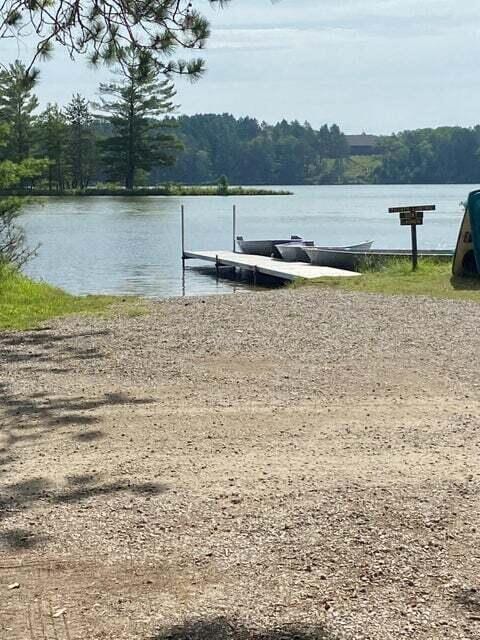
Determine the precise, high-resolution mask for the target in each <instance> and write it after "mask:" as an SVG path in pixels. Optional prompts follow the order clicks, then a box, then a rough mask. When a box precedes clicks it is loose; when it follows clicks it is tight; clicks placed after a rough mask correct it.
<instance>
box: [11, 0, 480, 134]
mask: <svg viewBox="0 0 480 640" xmlns="http://www.w3.org/2000/svg"><path fill="white" fill-rule="evenodd" d="M195 6H196V7H197V8H199V9H201V10H203V11H204V13H206V14H207V16H208V17H209V18H210V20H211V23H212V38H211V39H210V41H209V45H208V47H207V49H206V50H205V51H204V52H203V55H204V57H205V59H206V60H207V65H208V71H207V74H206V75H205V76H204V78H203V79H202V80H200V81H199V82H197V83H195V84H193V85H191V84H190V83H189V82H188V81H185V80H183V81H179V82H178V85H177V88H178V99H177V102H179V103H180V104H181V108H180V112H181V113H187V114H192V113H205V112H209V113H221V112H225V111H227V112H230V113H233V114H234V115H237V116H239V115H250V116H255V117H257V118H258V119H260V120H266V121H267V122H275V121H277V120H279V119H282V118H287V119H288V120H292V119H298V120H300V121H301V122H303V121H305V120H308V121H309V122H310V123H311V124H312V125H313V126H315V127H318V126H320V125H321V124H323V123H324V122H328V123H333V122H336V123H338V124H339V126H340V127H341V128H342V130H344V131H345V132H347V133H360V132H362V131H366V132H369V133H390V132H392V131H399V130H402V129H406V128H417V127H424V126H439V125H456V124H458V125H463V126H470V125H473V124H477V123H479V122H480V79H479V75H478V60H480V2H469V1H468V0H463V1H460V0H278V1H277V2H275V3H272V2H271V1H270V0H232V2H231V4H230V5H229V7H228V8H226V9H223V10H218V9H216V10H214V9H212V8H210V7H209V5H208V2H207V0H197V1H196V2H195ZM16 54H17V50H16V49H15V48H12V44H11V43H9V44H8V45H5V43H0V57H1V59H2V61H6V60H8V59H11V58H12V57H15V55H16ZM41 72H42V76H41V78H42V79H41V84H40V86H39V89H38V94H39V95H40V97H41V100H42V102H46V101H58V102H60V103H64V102H65V101H66V98H67V101H68V98H69V97H70V94H72V93H73V92H76V91H79V92H81V93H83V94H84V95H86V96H87V97H89V98H93V97H94V96H95V92H96V89H97V86H98V83H99V82H100V81H101V80H105V79H106V78H107V77H108V73H107V72H105V71H104V70H103V71H100V72H97V71H94V70H92V69H91V68H89V67H87V65H85V64H84V63H82V62H81V61H80V60H77V61H76V62H75V63H72V62H70V61H68V60H67V59H66V58H65V56H64V55H62V54H60V53H57V54H56V56H55V58H54V60H53V61H50V62H48V63H46V64H42V65H41Z"/></svg>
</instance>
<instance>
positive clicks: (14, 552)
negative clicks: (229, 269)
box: [0, 288, 480, 640]
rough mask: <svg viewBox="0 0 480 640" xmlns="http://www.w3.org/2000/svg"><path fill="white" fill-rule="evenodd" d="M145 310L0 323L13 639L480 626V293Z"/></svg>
mask: <svg viewBox="0 0 480 640" xmlns="http://www.w3.org/2000/svg"><path fill="white" fill-rule="evenodd" d="M148 309H149V311H148V313H147V314H146V315H142V316H138V317H127V316H123V315H120V314H118V315H117V314H115V315H114V316H112V317H109V318H91V317H76V318H75V317H71V318H67V319H63V320H58V321H54V322H52V323H50V324H49V326H48V327H45V328H42V329H41V330H37V331H32V332H24V333H1V334H0V366H1V376H0V394H1V403H0V637H1V638H2V640H3V638H5V640H10V639H15V640H17V639H18V640H20V639H22V640H24V639H28V640H47V639H50V638H52V639H55V640H63V639H64V638H65V639H66V640H100V639H101V640H127V639H128V640H163V639H166V638H171V639H174V640H187V639H190V640H197V639H200V638H201V639H202V640H207V639H208V640H226V639H229V638H234V639H242V640H244V639H247V638H255V639H256V640H284V639H285V640H286V639H289V640H293V639H296V640H308V639H322V640H337V639H348V640H390V639H395V640H399V639H400V638H414V639H415V640H427V639H428V640H433V639H443V638H445V639H447V638H448V639H449V640H457V639H463V640H478V639H479V638H480V551H479V549H480V533H479V530H480V522H479V507H480V500H479V495H480V468H479V453H480V412H479V408H480V402H479V400H480V396H479V389H480V386H479V385H480V377H479V374H478V371H479V366H478V365H479V355H480V331H479V330H478V328H479V327H480V305H476V304H473V303H459V302H453V301H435V300H429V299H427V298H402V297H388V298H386V297H382V296H375V295H366V294H365V295H362V294H348V293H342V292H335V291H332V290H324V289H316V288H305V289H298V290H281V291H280V290H279V291H273V292H261V293H241V294H236V295H228V296H216V297H206V298H182V299H174V300H169V301H163V302H158V303H148Z"/></svg>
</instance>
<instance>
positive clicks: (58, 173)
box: [37, 104, 68, 191]
mask: <svg viewBox="0 0 480 640" xmlns="http://www.w3.org/2000/svg"><path fill="white" fill-rule="evenodd" d="M37 136H38V153H39V155H40V156H41V157H42V158H45V159H47V160H48V169H47V180H48V190H49V191H52V190H53V187H54V186H55V189H56V190H57V191H64V190H65V186H66V178H67V148H68V127H67V120H66V117H65V115H64V114H63V112H62V111H61V109H60V108H59V107H58V105H57V104H49V105H48V106H47V108H46V109H45V111H44V112H43V113H41V114H40V116H39V117H38V123H37Z"/></svg>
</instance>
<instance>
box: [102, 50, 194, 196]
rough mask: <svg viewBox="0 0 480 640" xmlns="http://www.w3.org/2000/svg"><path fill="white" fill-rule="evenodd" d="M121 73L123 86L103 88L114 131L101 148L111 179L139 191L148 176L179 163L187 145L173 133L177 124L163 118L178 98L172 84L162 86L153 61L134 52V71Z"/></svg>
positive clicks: (164, 82) (130, 67) (104, 105)
mask: <svg viewBox="0 0 480 640" xmlns="http://www.w3.org/2000/svg"><path fill="white" fill-rule="evenodd" d="M118 73H119V74H120V75H121V77H122V79H121V81H120V82H116V83H115V82H112V83H109V84H103V83H102V84H101V85H100V95H101V102H100V104H99V105H97V106H98V108H99V110H100V112H101V113H102V114H104V117H105V116H106V119H107V121H108V122H109V123H110V125H111V127H112V130H113V134H112V135H111V136H110V137H109V138H107V139H105V140H102V141H101V143H100V146H101V151H102V156H103V160H104V163H105V165H106V166H107V167H108V169H107V170H108V173H109V176H110V178H111V179H114V180H121V181H122V182H123V184H124V185H125V187H126V189H133V187H134V186H135V184H136V180H137V179H138V177H139V174H140V173H141V172H142V171H143V172H145V171H150V169H151V168H152V166H153V165H154V164H155V165H157V166H169V165H172V164H173V163H174V162H175V151H176V150H178V149H179V148H181V144H180V142H179V140H178V139H177V137H176V136H175V135H173V134H172V133H171V132H170V133H169V132H168V129H169V128H170V129H171V127H172V124H171V122H170V121H165V120H163V121H162V120H160V119H159V118H160V117H161V116H163V115H165V114H167V113H171V112H172V111H173V110H174V104H173V102H172V100H173V98H174V96H175V94H176V92H175V89H174V87H173V84H172V83H171V81H170V80H168V79H165V80H158V74H157V71H156V69H155V67H154V66H153V65H152V64H150V62H149V60H148V59H147V58H144V57H141V56H137V55H136V54H134V53H133V52H132V51H131V52H130V60H129V63H128V65H127V66H125V67H123V68H122V69H121V70H120V71H119V72H118Z"/></svg>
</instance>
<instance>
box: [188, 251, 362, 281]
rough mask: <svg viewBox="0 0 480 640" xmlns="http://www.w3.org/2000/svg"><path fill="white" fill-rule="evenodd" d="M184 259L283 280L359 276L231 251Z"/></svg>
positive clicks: (198, 253) (191, 254)
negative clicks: (213, 263) (235, 268)
mask: <svg viewBox="0 0 480 640" xmlns="http://www.w3.org/2000/svg"><path fill="white" fill-rule="evenodd" d="M184 256H185V258H191V259H193V260H206V261H208V262H217V261H218V264H219V265H224V266H228V267H238V268H239V269H248V270H250V271H255V269H256V270H257V272H258V273H263V274H265V275H267V276H274V277H276V278H282V279H284V280H295V279H296V278H305V279H306V280H313V279H314V278H345V277H347V278H349V277H353V276H359V275H360V274H359V273H357V272H355V271H346V270H344V269H334V268H333V267H317V266H315V265H313V264H307V263H306V262H284V261H283V260H276V259H275V258H267V257H266V256H254V255H250V254H248V253H234V252H233V251H185V252H184Z"/></svg>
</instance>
